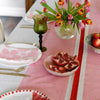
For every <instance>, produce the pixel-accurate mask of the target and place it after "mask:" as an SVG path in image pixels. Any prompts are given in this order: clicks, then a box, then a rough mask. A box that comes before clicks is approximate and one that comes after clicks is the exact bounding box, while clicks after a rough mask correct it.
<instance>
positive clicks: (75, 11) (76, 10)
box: [72, 4, 84, 15]
mask: <svg viewBox="0 0 100 100" xmlns="http://www.w3.org/2000/svg"><path fill="white" fill-rule="evenodd" d="M83 6H84V4H82V5H81V6H80V7H79V8H77V9H75V10H73V11H72V15H75V14H76V13H77V12H78V10H79V9H81V8H83Z"/></svg>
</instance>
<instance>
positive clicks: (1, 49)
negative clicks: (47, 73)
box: [0, 43, 42, 67]
mask: <svg viewBox="0 0 100 100" xmlns="http://www.w3.org/2000/svg"><path fill="white" fill-rule="evenodd" d="M41 56H42V53H41V51H40V49H39V48H37V47H35V46H33V45H29V44H23V43H14V44H10V45H4V44H2V45H0V64H2V65H6V66H12V67H16V66H25V65H29V64H31V63H35V62H36V61H38V60H39V59H40V58H41Z"/></svg>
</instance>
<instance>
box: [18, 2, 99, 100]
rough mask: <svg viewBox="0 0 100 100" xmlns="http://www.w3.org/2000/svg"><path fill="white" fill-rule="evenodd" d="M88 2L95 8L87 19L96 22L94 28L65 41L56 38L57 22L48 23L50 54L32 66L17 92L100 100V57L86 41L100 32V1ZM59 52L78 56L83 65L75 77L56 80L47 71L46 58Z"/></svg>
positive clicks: (70, 99) (46, 43) (58, 98)
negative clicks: (91, 35)
mask: <svg viewBox="0 0 100 100" xmlns="http://www.w3.org/2000/svg"><path fill="white" fill-rule="evenodd" d="M73 1H75V0H73ZM78 1H79V0H77V2H78ZM88 1H89V2H91V5H92V6H91V8H90V9H91V12H90V14H89V15H88V16H89V17H90V18H91V19H92V20H93V25H92V26H89V28H88V26H86V28H85V29H83V30H82V31H81V35H80V36H79V35H76V36H75V37H74V38H72V39H69V40H62V39H60V38H59V37H58V36H57V35H56V32H55V29H54V23H49V29H50V30H48V32H47V33H46V34H45V35H44V41H43V45H44V46H46V47H47V51H46V52H44V53H43V55H42V57H41V59H40V60H39V61H38V62H36V63H34V64H31V65H30V66H29V68H28V70H27V72H26V74H29V75H30V76H31V77H29V78H23V80H22V82H21V84H20V86H19V88H18V89H36V90H38V91H42V92H43V93H45V94H47V96H48V97H49V98H50V100H100V95H99V92H100V78H99V75H100V61H99V59H100V55H99V54H96V53H95V52H94V51H93V50H92V49H91V48H90V47H89V46H88V45H87V43H86V41H85V37H86V36H87V35H88V34H91V33H93V32H99V30H100V28H99V22H100V20H99V18H100V14H99V3H100V1H99V0H98V1H97V0H91V1H90V0H88ZM79 2H80V1H79ZM82 2H84V0H83V1H82ZM85 2H87V0H85ZM58 51H65V52H68V53H69V54H70V55H74V54H77V55H78V59H79V61H80V66H79V69H78V70H77V71H76V73H75V74H73V75H71V76H68V77H57V76H54V75H51V74H49V73H48V72H47V71H46V70H45V68H44V65H43V62H44V59H45V58H46V57H47V56H49V55H52V54H55V53H56V52H58Z"/></svg>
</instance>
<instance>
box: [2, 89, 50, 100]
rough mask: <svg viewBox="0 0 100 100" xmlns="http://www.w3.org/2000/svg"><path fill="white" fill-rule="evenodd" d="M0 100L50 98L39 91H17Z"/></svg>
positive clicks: (5, 95)
mask: <svg viewBox="0 0 100 100" xmlns="http://www.w3.org/2000/svg"><path fill="white" fill-rule="evenodd" d="M0 100H49V98H48V97H47V96H46V95H44V94H43V93H42V92H38V91H37V90H17V91H12V92H8V93H5V94H3V95H1V96H0Z"/></svg>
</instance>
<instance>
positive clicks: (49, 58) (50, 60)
mask: <svg viewBox="0 0 100 100" xmlns="http://www.w3.org/2000/svg"><path fill="white" fill-rule="evenodd" d="M50 64H51V65H53V61H52V55H50V56H48V57H47V58H46V59H45V60H44V67H45V69H46V70H47V71H48V72H49V73H50V74H52V75H55V76H69V75H71V74H73V73H75V71H77V69H78V67H79V66H77V67H76V68H75V69H73V70H72V71H68V72H64V73H59V72H55V71H52V70H50V69H49V65H50Z"/></svg>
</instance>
